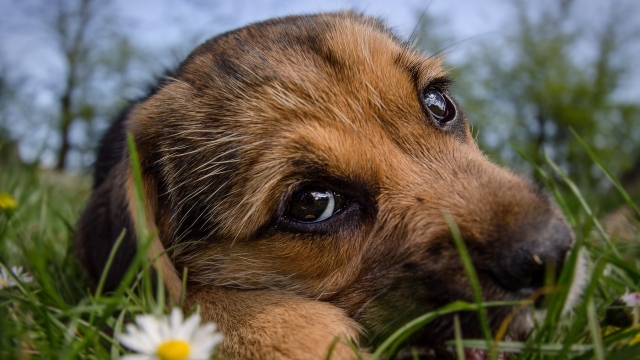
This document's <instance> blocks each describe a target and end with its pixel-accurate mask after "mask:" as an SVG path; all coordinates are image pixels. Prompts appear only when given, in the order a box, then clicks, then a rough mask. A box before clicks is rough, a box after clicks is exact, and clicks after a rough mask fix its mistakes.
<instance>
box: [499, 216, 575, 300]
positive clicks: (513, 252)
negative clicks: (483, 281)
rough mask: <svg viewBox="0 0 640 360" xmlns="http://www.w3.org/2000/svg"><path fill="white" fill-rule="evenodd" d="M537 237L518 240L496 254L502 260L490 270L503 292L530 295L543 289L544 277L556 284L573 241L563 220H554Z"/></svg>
mask: <svg viewBox="0 0 640 360" xmlns="http://www.w3.org/2000/svg"><path fill="white" fill-rule="evenodd" d="M537 234H538V236H536V237H535V238H534V239H531V238H530V237H527V236H524V237H521V238H520V239H522V240H521V241H518V242H516V243H515V244H513V245H512V247H511V248H510V249H508V250H506V251H504V250H503V251H501V252H500V253H498V254H496V256H498V257H500V258H502V261H501V262H499V264H500V265H499V266H495V267H492V268H491V270H490V271H491V273H492V275H493V278H494V280H495V282H496V283H498V284H499V285H500V286H501V287H503V288H504V289H506V290H508V291H521V292H522V291H524V292H527V293H532V292H534V291H535V290H537V289H539V288H541V287H543V286H544V285H545V283H546V279H547V278H548V279H549V281H551V282H556V281H557V279H558V277H559V276H560V272H561V270H562V265H563V263H564V259H565V256H566V254H567V252H568V251H569V248H570V246H571V243H572V241H573V237H572V235H571V230H569V228H568V226H567V225H566V224H565V223H564V221H560V220H554V221H553V223H552V224H551V225H550V226H547V227H546V229H544V230H543V231H539V232H537ZM525 235H526V234H525Z"/></svg>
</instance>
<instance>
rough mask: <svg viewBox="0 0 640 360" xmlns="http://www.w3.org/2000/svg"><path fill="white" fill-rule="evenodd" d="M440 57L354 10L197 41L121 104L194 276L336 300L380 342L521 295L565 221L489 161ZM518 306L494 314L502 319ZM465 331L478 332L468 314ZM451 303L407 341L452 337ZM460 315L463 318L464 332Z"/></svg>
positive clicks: (196, 282) (170, 231)
mask: <svg viewBox="0 0 640 360" xmlns="http://www.w3.org/2000/svg"><path fill="white" fill-rule="evenodd" d="M449 82H450V81H449V78H448V77H447V74H446V72H445V71H444V70H443V68H442V64H441V61H440V60H439V59H436V58H432V57H425V56H422V55H420V54H419V53H417V52H416V51H415V50H413V49H412V48H411V47H409V46H408V45H407V44H404V43H402V42H400V41H399V40H398V39H397V38H396V37H395V36H394V35H393V34H392V33H391V32H390V31H389V30H388V29H387V28H385V27H384V26H383V25H382V24H381V23H380V22H378V21H377V20H374V19H370V18H366V17H362V16H360V15H356V14H352V13H339V14H324V15H317V16H306V17H289V18H283V19H276V20H271V21H267V22H264V23H260V24H254V25H251V26H249V27H246V28H242V29H240V30H236V31H233V32H230V33H227V34H223V35H220V36H218V37H216V38H213V39H211V40H209V41H207V42H206V43H204V44H203V45H201V46H200V47H198V48H197V49H196V50H195V51H194V52H193V53H192V54H191V55H190V56H189V57H188V58H187V60H186V61H185V62H184V63H182V64H181V66H180V67H179V69H178V70H177V72H176V73H175V74H174V76H173V77H172V78H171V79H170V80H169V81H167V82H166V83H165V84H164V85H163V86H162V87H161V88H160V89H159V90H157V91H156V92H155V93H154V94H152V95H151V96H150V97H149V98H147V99H146V100H145V101H143V102H141V103H139V104H137V105H136V106H135V107H134V108H133V109H132V110H131V111H130V112H129V114H128V116H127V119H126V127H127V129H128V131H130V132H131V133H132V134H133V136H134V138H135V141H136V143H137V144H138V149H139V153H140V157H141V163H142V170H143V177H144V181H145V188H146V190H147V197H148V198H150V199H151V200H150V202H149V207H150V209H151V212H152V217H153V219H152V220H153V222H154V223H155V225H156V226H157V230H158V233H159V237H160V242H161V243H162V245H163V246H164V247H165V248H168V247H170V246H176V245H177V247H175V250H173V251H172V252H171V260H172V263H173V265H174V266H175V267H176V269H177V271H178V273H181V272H182V269H183V268H185V267H186V268H188V273H189V277H188V281H189V287H190V289H197V288H202V287H211V286H218V287H233V288H239V289H246V290H257V289H271V290H277V291H279V292H286V293H290V294H295V295H296V296H300V297H304V298H308V299H316V300H319V301H322V302H326V303H330V304H332V305H334V306H336V307H338V308H340V309H342V310H343V311H344V312H345V313H346V314H347V315H348V316H349V317H351V318H352V319H354V320H355V321H357V322H358V323H359V324H360V325H361V326H362V327H363V329H364V330H365V331H364V334H365V338H364V340H363V343H365V344H367V343H368V344H375V343H376V342H378V341H379V340H380V339H384V338H385V337H386V336H388V335H389V334H390V333H391V332H392V331H394V330H395V329H397V328H398V327H399V326H401V325H403V324H404V323H405V322H406V321H408V320H411V319H412V318H414V317H416V316H419V315H421V314H424V313H426V312H429V311H432V310H434V309H437V308H439V307H441V306H444V305H446V304H448V303H450V302H452V301H454V300H466V301H473V297H472V293H471V290H470V286H469V282H468V279H467V277H466V275H465V271H464V268H463V266H462V262H461V260H460V256H459V254H458V252H457V251H456V248H455V245H454V242H453V241H452V236H451V231H450V228H449V225H448V223H447V221H446V218H445V214H449V215H450V216H451V218H452V219H453V220H454V221H455V223H456V224H457V226H458V227H459V229H460V233H461V235H462V238H463V239H464V241H465V243H466V245H467V247H468V248H469V251H470V254H471V256H472V259H473V262H474V265H475V267H476V271H477V272H478V274H479V277H480V279H481V283H482V287H483V296H484V299H485V300H510V299H522V298H524V297H526V296H528V295H530V294H531V293H532V292H533V291H534V290H535V289H536V288H538V287H540V286H541V285H542V278H543V277H544V269H545V268H546V265H547V264H550V263H552V264H556V265H557V268H559V266H560V265H561V263H562V260H563V259H564V257H565V254H566V252H567V251H568V249H569V247H570V245H571V242H572V235H571V231H570V230H569V228H568V227H567V225H566V224H565V221H564V219H563V217H562V216H561V214H560V213H559V211H558V210H557V208H556V206H555V205H554V204H553V203H552V202H551V201H550V200H549V199H548V198H547V196H545V195H544V194H542V193H541V192H540V191H539V190H538V189H536V188H535V187H533V186H532V185H531V184H530V183H528V182H526V181H524V180H523V179H521V178H519V177H518V176H516V175H514V174H512V173H511V172H509V171H507V170H505V169H503V168H500V167H498V166H497V165H495V164H493V163H491V162H490V161H489V160H488V159H487V158H486V157H485V156H484V155H483V154H482V152H481V151H480V150H479V149H478V147H477V145H476V143H475V142H474V139H473V138H472V136H471V134H470V131H469V125H468V123H467V119H466V117H465V115H464V113H463V112H462V110H461V109H460V107H459V106H458V104H457V103H456V101H455V100H454V99H453V98H452V96H451V95H450V93H449V91H448V84H449ZM508 311H509V309H502V310H491V311H490V312H489V316H490V320H491V324H492V326H497V325H499V324H500V322H501V321H502V319H503V317H504V316H505V315H506V314H507V313H508ZM461 319H462V321H463V323H466V324H467V325H468V326H465V334H464V335H465V336H468V337H473V336H477V335H479V334H478V333H477V332H476V331H475V330H474V329H479V326H477V324H476V320H475V314H463V315H462V317H461ZM451 329H452V325H451V318H447V317H443V318H441V319H439V320H437V321H436V322H434V323H433V324H431V325H430V326H428V327H426V328H425V329H423V330H422V332H421V333H419V334H418V335H417V336H416V337H415V339H414V340H413V341H414V342H415V343H420V344H426V345H429V346H434V345H435V344H437V343H440V342H441V341H443V340H445V339H447V338H451V336H452V331H451ZM467 329H468V331H467Z"/></svg>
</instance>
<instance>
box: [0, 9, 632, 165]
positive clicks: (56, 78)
mask: <svg viewBox="0 0 640 360" xmlns="http://www.w3.org/2000/svg"><path fill="white" fill-rule="evenodd" d="M17 1H21V2H22V3H23V4H25V3H26V4H29V3H38V2H39V1H49V0H0V65H4V66H6V67H7V68H8V69H9V70H10V71H11V73H12V74H13V75H14V76H17V77H23V78H25V79H29V80H31V82H32V83H35V84H38V85H37V86H38V87H39V88H38V89H37V91H36V94H37V95H36V96H35V97H34V99H33V103H34V104H35V105H37V106H44V107H46V106H47V104H50V103H53V102H54V101H55V97H56V92H55V88H56V83H58V84H59V82H60V80H61V79H62V76H63V74H64V73H65V67H64V62H63V61H61V58H60V54H59V52H58V50H57V48H56V46H55V44H54V43H52V41H51V39H50V38H47V36H46V33H43V32H39V33H38V32H37V31H36V32H31V33H29V32H26V31H24V30H25V29H29V28H30V27H32V26H34V25H35V24H36V23H35V22H34V21H33V19H31V20H30V19H29V15H30V14H25V13H24V12H22V11H19V10H18V9H17V6H16V4H17ZM61 1H71V0H61ZM113 1H114V2H115V3H114V8H115V13H116V14H117V16H118V17H119V18H122V19H124V21H123V24H125V25H123V26H126V32H129V33H130V39H131V40H132V41H133V43H134V44H136V45H138V46H140V47H141V48H145V49H148V50H151V51H154V50H157V51H158V53H162V52H161V51H160V50H162V49H167V48H173V49H177V50H176V53H175V55H173V56H172V57H167V56H166V55H165V56H158V57H157V58H156V59H154V61H156V63H155V64H149V66H150V67H152V68H155V69H159V68H162V67H165V68H167V67H168V68H171V67H173V66H175V65H176V64H177V63H178V62H179V60H180V59H181V58H183V57H184V56H186V55H187V54H188V52H189V51H190V50H192V49H193V47H194V46H195V45H196V44H198V43H199V42H202V41H204V40H205V39H207V38H209V37H211V36H214V35H216V34H218V33H220V32H223V31H227V30H231V29H234V28H237V27H239V26H243V25H246V24H249V23H252V22H256V21H261V20H265V19H268V18H272V17H276V16H285V15H291V14H300V13H313V12H318V11H336V10H345V9H354V10H357V11H362V12H364V13H366V14H368V15H373V16H378V17H381V18H383V19H386V21H387V22H388V24H389V25H390V26H391V27H393V28H394V29H396V31H397V32H398V33H399V34H400V35H401V36H408V35H409V34H410V33H411V32H412V30H413V29H414V27H415V25H416V23H417V20H418V18H419V16H420V14H421V13H422V12H423V11H424V10H425V9H428V11H429V13H430V14H431V15H435V16H436V17H437V18H438V19H439V20H440V21H441V24H442V25H443V26H442V27H443V28H445V29H449V30H450V31H451V35H452V38H455V39H456V40H465V39H466V40H467V41H461V42H460V43H459V44H458V45H456V46H454V47H453V48H452V50H451V55H450V58H451V59H452V60H454V63H455V59H456V58H460V57H464V56H465V53H467V52H468V51H470V50H471V49H473V47H474V45H476V44H478V43H480V42H481V40H483V39H489V40H490V39H492V38H493V37H494V36H496V37H497V38H500V37H502V36H503V35H506V34H509V32H510V28H509V27H508V26H505V24H507V23H508V20H509V19H510V17H512V15H513V13H514V6H513V2H514V1H511V0H481V1H478V0H387V1H382V0H378V1H356V0H328V1H321V0H314V1H299V0H298V1H295V0H265V1H250V0H232V1H230V0H224V1H222V0H218V1H212V0H181V1H175V0H173V1H172V0H113ZM523 1H524V0H523ZM557 1H559V0H537V1H536V2H535V3H534V2H530V3H528V4H529V5H530V6H531V8H533V9H534V10H535V9H542V8H544V7H545V6H548V5H550V4H554V3H556V2H557ZM619 3H623V4H626V5H629V4H630V5H631V8H630V9H631V10H632V13H635V14H640V1H638V0H619V1H618V2H615V3H614V2H613V1H611V0H577V1H576V5H578V6H579V10H580V17H579V20H577V21H584V22H588V23H589V25H590V26H598V25H599V24H602V20H601V19H603V18H606V16H602V15H603V14H604V15H606V14H608V13H610V12H611V11H612V9H613V8H614V7H615V6H617V4H619ZM122 19H121V21H122ZM3 23H4V24H3ZM636 23H638V24H640V15H639V16H638V21H636ZM568 25H570V24H568ZM635 43H636V48H634V49H630V51H629V54H630V55H629V56H630V58H640V41H636V42H635ZM590 52H591V53H590ZM165 54H166V51H165ZM593 54H594V53H593V48H589V47H588V46H587V47H585V48H584V49H580V51H578V52H576V56H577V57H578V58H580V59H588V58H589V56H591V55H593ZM34 79H35V80H36V81H34ZM144 85H145V84H144V83H142V82H141V84H140V88H142V87H144ZM623 87H624V91H622V92H621V94H620V95H621V96H622V97H623V98H625V99H628V100H631V101H640V70H635V71H634V72H633V73H631V74H630V76H629V77H628V78H627V81H626V83H625V84H623ZM125 97H126V96H125ZM22 131H23V132H24V131H27V132H32V131H34V129H31V128H28V126H27V127H25V128H24V129H22ZM39 131H40V132H41V136H40V138H46V137H47V133H46V132H45V131H44V130H39ZM21 148H22V149H21V150H23V152H24V151H27V150H28V149H24V147H23V146H21ZM45 162H46V161H45Z"/></svg>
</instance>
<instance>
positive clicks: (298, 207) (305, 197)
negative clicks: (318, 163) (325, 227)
mask: <svg viewBox="0 0 640 360" xmlns="http://www.w3.org/2000/svg"><path fill="white" fill-rule="evenodd" d="M346 203H347V201H346V199H345V197H344V196H342V195H340V194H338V193H336V192H333V191H331V190H326V189H322V190H316V189H313V190H309V189H304V190H301V191H298V192H297V193H295V194H293V196H292V197H291V200H290V201H289V205H288V210H287V216H288V217H289V218H291V219H294V220H297V221H301V222H307V223H315V222H320V221H323V220H326V219H328V218H330V217H331V216H332V215H333V214H335V213H337V212H338V211H340V210H342V208H343V207H344V206H345V205H346Z"/></svg>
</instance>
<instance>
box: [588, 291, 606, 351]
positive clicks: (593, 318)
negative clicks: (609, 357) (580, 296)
mask: <svg viewBox="0 0 640 360" xmlns="http://www.w3.org/2000/svg"><path fill="white" fill-rule="evenodd" d="M587 318H588V319H589V323H588V325H589V331H590V332H591V339H592V340H593V350H594V352H595V358H596V359H598V360H604V359H605V357H604V347H603V346H602V337H601V336H600V328H599V327H598V316H597V315H596V308H595V305H594V304H593V299H589V301H588V302H587Z"/></svg>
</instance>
